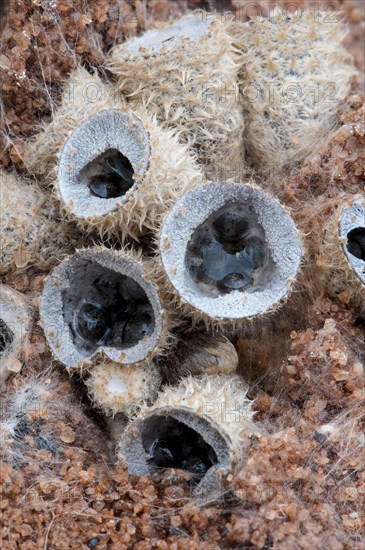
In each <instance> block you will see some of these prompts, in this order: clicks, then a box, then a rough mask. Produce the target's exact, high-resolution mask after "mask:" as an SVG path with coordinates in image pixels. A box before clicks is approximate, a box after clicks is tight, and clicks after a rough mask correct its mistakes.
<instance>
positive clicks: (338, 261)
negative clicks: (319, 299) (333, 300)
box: [312, 195, 365, 307]
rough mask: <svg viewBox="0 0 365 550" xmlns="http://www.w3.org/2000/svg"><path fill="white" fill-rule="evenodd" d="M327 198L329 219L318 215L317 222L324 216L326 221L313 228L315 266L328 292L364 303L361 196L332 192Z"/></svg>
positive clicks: (364, 228) (364, 223)
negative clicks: (330, 209) (332, 209)
mask: <svg viewBox="0 0 365 550" xmlns="http://www.w3.org/2000/svg"><path fill="white" fill-rule="evenodd" d="M329 202H330V203H332V204H333V205H335V206H336V207H337V209H336V212H335V213H334V214H332V217H331V218H330V220H329V221H328V220H326V216H325V215H323V216H318V223H320V224H323V220H326V225H325V227H323V226H322V227H321V230H320V228H319V227H317V228H316V230H314V232H313V238H312V241H313V243H312V246H313V248H314V251H315V262H316V266H317V268H319V270H320V272H321V275H322V278H323V279H324V281H325V285H326V288H327V290H328V292H329V293H330V294H331V295H332V296H340V298H341V299H342V300H343V301H345V302H347V301H351V302H353V304H354V305H359V306H362V307H365V198H364V197H363V196H362V195H355V196H354V195H352V196H345V197H344V196H337V195H336V198H335V200H334V201H333V200H332V201H331V200H329V201H328V202H327V206H328V203H329ZM338 205H340V206H338ZM321 234H322V235H323V237H322V238H320V239H319V238H318V235H321Z"/></svg>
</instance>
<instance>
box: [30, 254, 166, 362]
mask: <svg viewBox="0 0 365 550" xmlns="http://www.w3.org/2000/svg"><path fill="white" fill-rule="evenodd" d="M151 273H152V270H150V266H149V262H148V260H142V259H141V258H140V257H139V256H137V255H136V254H133V253H132V252H131V251H128V253H126V252H124V251H115V250H109V249H107V248H104V247H95V248H90V249H84V250H79V251H77V252H76V253H75V254H74V255H72V256H70V257H69V258H68V259H66V260H64V261H63V262H62V263H61V264H60V265H58V266H57V267H56V268H55V269H54V270H53V271H52V273H51V274H50V275H49V276H48V278H47V279H46V283H45V287H44V291H43V294H42V298H41V305H40V317H41V324H42V326H43V330H44V332H45V335H46V338H47V340H48V344H49V346H50V348H51V350H52V352H53V354H54V356H55V357H56V358H57V359H58V360H59V361H60V362H61V363H63V364H64V365H65V366H66V367H68V368H70V369H73V368H76V367H79V368H83V367H89V366H92V365H97V364H98V363H100V362H102V361H105V359H107V358H109V359H111V360H112V361H114V362H117V363H121V364H123V365H134V364H137V363H138V364H142V362H143V361H145V360H147V359H148V358H151V356H153V355H155V354H158V353H159V352H161V351H162V350H163V349H166V347H167V346H168V345H169V343H170V338H169V332H168V314H167V312H166V309H164V308H163V307H162V304H161V301H160V297H159V293H158V289H157V286H156V284H155V283H154V282H153V280H152V279H151Z"/></svg>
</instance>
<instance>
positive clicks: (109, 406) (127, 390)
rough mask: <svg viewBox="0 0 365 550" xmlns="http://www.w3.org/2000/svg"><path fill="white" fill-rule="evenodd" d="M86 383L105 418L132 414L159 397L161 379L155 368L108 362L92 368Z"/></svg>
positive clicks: (91, 396)
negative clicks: (120, 414) (118, 414)
mask: <svg viewBox="0 0 365 550" xmlns="http://www.w3.org/2000/svg"><path fill="white" fill-rule="evenodd" d="M85 384H86V386H87V388H88V393H89V396H90V398H91V400H92V402H93V404H94V405H95V406H96V407H98V408H100V409H101V410H102V411H103V412H104V413H105V414H106V415H108V416H109V415H112V416H114V415H115V414H117V413H124V414H128V415H133V414H135V412H136V410H138V408H139V407H141V405H143V404H146V403H148V402H152V401H153V400H154V399H155V398H156V396H157V392H158V390H159V386H160V376H159V373H158V370H157V369H155V368H153V367H152V366H150V367H149V368H146V366H142V367H139V366H138V365H119V364H117V363H113V362H112V361H106V362H104V363H100V364H99V365H97V366H96V367H94V368H93V369H91V371H90V373H89V377H88V378H87V379H86V381H85Z"/></svg>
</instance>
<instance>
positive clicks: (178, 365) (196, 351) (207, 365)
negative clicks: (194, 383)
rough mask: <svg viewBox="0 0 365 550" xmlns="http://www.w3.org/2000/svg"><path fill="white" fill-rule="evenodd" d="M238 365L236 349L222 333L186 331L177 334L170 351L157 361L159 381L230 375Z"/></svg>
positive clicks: (171, 381)
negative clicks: (160, 379) (160, 378)
mask: <svg viewBox="0 0 365 550" xmlns="http://www.w3.org/2000/svg"><path fill="white" fill-rule="evenodd" d="M237 366H238V354H237V351H236V348H235V347H234V345H233V344H232V342H230V341H229V340H228V338H227V337H226V336H224V335H223V334H219V333H216V334H210V333H207V332H203V331H201V330H199V331H196V330H189V331H187V332H185V333H183V334H179V336H178V339H177V341H176V346H175V348H174V350H172V351H171V353H169V354H168V355H166V356H165V357H162V358H161V360H160V361H158V368H159V371H160V372H161V376H162V383H168V384H177V383H178V382H180V380H181V379H182V378H184V377H186V376H189V375H192V376H198V375H200V374H210V375H216V374H231V373H233V372H235V371H236V369H237Z"/></svg>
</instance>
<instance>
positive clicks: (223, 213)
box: [185, 202, 276, 295]
mask: <svg viewBox="0 0 365 550" xmlns="http://www.w3.org/2000/svg"><path fill="white" fill-rule="evenodd" d="M185 265H186V268H187V271H188V273H189V274H190V276H191V278H192V279H193V281H194V282H195V283H196V284H197V285H198V286H199V287H200V288H201V290H202V291H204V292H205V293H206V294H208V295H217V294H227V293H229V292H232V291H234V290H238V291H241V292H242V291H249V292H254V291H256V290H260V289H262V288H264V287H265V285H266V284H267V283H268V282H269V280H270V279H271V278H272V276H273V275H274V273H275V269H276V267H275V263H274V261H273V260H272V258H271V254H270V251H269V249H268V247H267V245H266V240H265V231H264V229H263V227H262V226H261V225H260V224H259V222H258V219H257V215H256V213H255V210H254V209H253V208H252V206H250V205H249V204H247V203H243V202H242V203H241V204H237V203H234V204H226V205H225V206H223V207H222V208H220V209H219V210H217V211H215V212H213V214H211V215H210V216H209V217H208V218H207V219H206V220H205V221H204V223H202V224H201V225H199V226H198V227H197V228H196V230H195V231H194V233H193V235H192V237H191V239H190V241H189V243H188V246H187V249H186V254H185Z"/></svg>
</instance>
